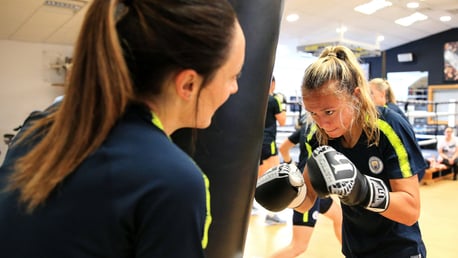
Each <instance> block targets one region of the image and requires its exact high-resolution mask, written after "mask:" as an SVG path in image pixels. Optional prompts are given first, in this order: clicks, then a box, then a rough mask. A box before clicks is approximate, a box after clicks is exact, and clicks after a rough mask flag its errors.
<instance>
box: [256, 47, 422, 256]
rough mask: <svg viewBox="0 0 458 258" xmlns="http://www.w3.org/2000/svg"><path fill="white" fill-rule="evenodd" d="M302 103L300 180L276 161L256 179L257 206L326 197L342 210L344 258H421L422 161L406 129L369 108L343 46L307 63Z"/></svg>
mask: <svg viewBox="0 0 458 258" xmlns="http://www.w3.org/2000/svg"><path fill="white" fill-rule="evenodd" d="M302 98H303V103H304V108H305V110H306V111H307V112H308V113H309V114H310V118H311V121H310V123H312V124H311V125H310V127H311V130H312V136H311V137H310V138H307V146H308V149H309V150H310V151H311V152H312V155H311V156H310V157H309V158H308V159H307V164H306V166H305V169H304V171H303V173H302V175H298V174H300V172H299V171H298V169H294V168H292V167H291V165H287V164H286V165H287V166H286V165H282V164H280V165H279V166H277V168H273V169H270V170H269V173H267V172H266V173H265V174H264V176H263V177H261V178H260V179H258V183H257V185H256V192H255V197H256V200H257V201H258V203H259V204H261V205H263V206H264V207H266V208H269V209H270V210H274V211H278V210H282V209H284V208H286V207H291V208H294V209H295V210H297V211H299V212H306V211H308V210H309V209H310V208H311V207H312V205H313V204H314V203H315V200H316V198H317V197H321V198H322V197H326V196H330V195H333V196H335V197H337V198H338V199H339V200H340V203H341V208H342V214H343V219H342V253H343V255H344V256H345V257H348V258H352V257H410V258H412V257H416V258H420V257H426V247H425V244H424V242H423V239H422V235H421V230H420V226H419V223H418V219H419V217H420V210H421V209H420V206H421V205H420V203H421V202H420V185H419V175H423V174H424V172H425V168H426V162H425V161H424V158H423V155H422V152H421V150H420V147H419V146H418V143H417V141H416V139H415V134H414V132H413V129H412V126H411V125H410V124H409V123H408V122H407V121H406V120H404V119H400V117H399V115H397V114H395V113H394V112H392V111H391V110H389V109H387V108H384V107H376V105H375V104H374V101H373V100H372V99H371V96H370V89H369V86H368V83H367V81H366V78H365V77H364V73H363V71H362V69H361V67H360V65H359V62H358V60H357V58H356V56H355V54H354V53H353V52H352V51H351V50H350V49H349V48H347V47H345V46H329V47H326V48H325V49H324V50H323V51H322V53H321V54H320V56H319V57H318V59H317V60H316V61H315V62H313V63H312V64H311V65H310V66H308V68H307V69H306V70H305V73H304V78H303V82H302ZM288 166H289V167H288ZM285 179H287V180H285ZM273 189H276V190H275V191H273ZM304 192H305V193H306V195H305V196H304ZM278 193H282V195H281V196H279V194H278Z"/></svg>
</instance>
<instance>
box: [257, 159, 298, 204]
mask: <svg viewBox="0 0 458 258" xmlns="http://www.w3.org/2000/svg"><path fill="white" fill-rule="evenodd" d="M306 194H307V187H306V185H305V183H304V178H303V177H302V173H301V172H300V171H299V169H298V168H297V167H296V166H295V165H293V164H286V163H283V164H280V165H278V166H275V167H272V168H270V169H269V170H267V171H266V172H265V173H264V174H263V175H262V176H261V177H260V178H259V179H258V182H257V184H256V191H255V195H254V197H255V199H256V201H257V202H258V203H259V204H260V205H261V206H262V207H264V208H266V209H267V210H269V211H274V212H276V211H281V210H284V209H285V208H296V207H297V206H299V205H301V204H302V202H303V201H304V199H305V196H306Z"/></svg>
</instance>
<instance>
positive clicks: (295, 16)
mask: <svg viewBox="0 0 458 258" xmlns="http://www.w3.org/2000/svg"><path fill="white" fill-rule="evenodd" d="M286 20H287V21H289V22H295V21H297V20H299V15H298V14H296V13H293V14H290V15H288V16H286Z"/></svg>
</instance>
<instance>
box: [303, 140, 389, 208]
mask: <svg viewBox="0 0 458 258" xmlns="http://www.w3.org/2000/svg"><path fill="white" fill-rule="evenodd" d="M307 168H308V173H309V178H310V183H311V184H312V186H313V188H314V189H315V191H316V192H317V194H318V196H320V197H325V196H328V195H330V194H336V195H338V196H339V198H340V200H341V201H342V203H343V204H345V205H348V206H355V205H361V206H363V207H365V208H366V209H368V210H371V211H374V212H383V211H385V210H386V209H387V208H388V205H389V202H390V195H389V190H388V187H387V186H386V185H385V183H384V182H383V181H382V180H381V179H379V178H374V177H371V176H366V175H363V174H361V173H360V172H359V171H358V169H357V168H356V167H355V165H354V164H353V163H352V162H351V161H350V160H349V159H348V158H347V157H345V155H343V154H342V153H340V152H337V151H336V150H335V149H334V148H332V147H330V146H326V145H324V146H320V147H318V148H316V149H315V150H314V151H313V153H312V156H311V157H310V158H309V160H308V161H307Z"/></svg>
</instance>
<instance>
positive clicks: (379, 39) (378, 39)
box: [377, 35, 385, 42]
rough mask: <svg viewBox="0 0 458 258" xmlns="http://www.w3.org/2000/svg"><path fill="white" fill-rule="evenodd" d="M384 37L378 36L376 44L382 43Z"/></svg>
mask: <svg viewBox="0 0 458 258" xmlns="http://www.w3.org/2000/svg"><path fill="white" fill-rule="evenodd" d="M384 40H385V37H384V36H383V35H380V36H378V37H377V42H380V41H384Z"/></svg>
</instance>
